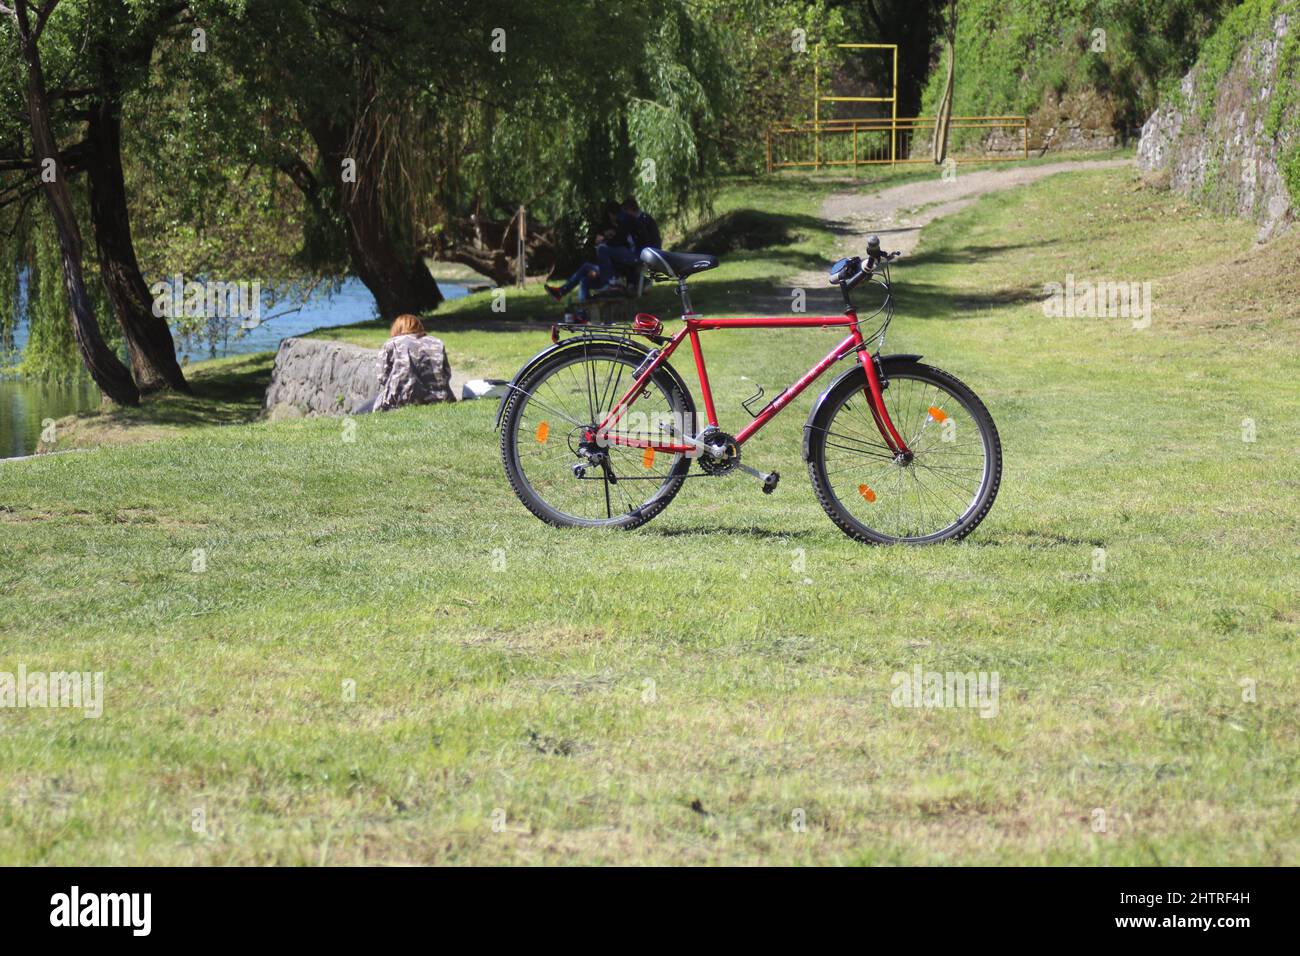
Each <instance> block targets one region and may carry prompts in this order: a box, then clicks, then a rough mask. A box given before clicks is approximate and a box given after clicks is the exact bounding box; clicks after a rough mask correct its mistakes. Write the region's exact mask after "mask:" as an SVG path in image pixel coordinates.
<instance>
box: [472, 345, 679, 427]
mask: <svg viewBox="0 0 1300 956" xmlns="http://www.w3.org/2000/svg"><path fill="white" fill-rule="evenodd" d="M593 343H600V344H602V345H603V344H607V343H608V344H613V345H620V346H622V347H623V348H625V349H627V350H628V351H630V352H636V353H638V354H639V355H649V354H650V349H648V348H646V347H645V346H644V345H642V344H641V343H640V342H633V341H632V340H631V339H629V338H627V336H623V335H614V334H612V333H608V332H584V333H583V334H582V335H579V336H574V337H573V338H570V339H568V340H566V341H564V342H560V343H559V344H558V345H548V346H547V347H546V348H544V349H542V350H541V351H540V352H538V353H537V354H536V355H534V356H533V357H532V358H530V359H529V360H528V361H527V362H525V363H524V364H523V365H522V366H521V367H520V369H519V371H517V372H515V377H514V378H512V379H511V380H510V383H509V384H508V385H507V386H506V393H505V394H504V395H502V396H501V401H500V402H499V403H498V404H497V417H496V422H495V424H494V425H493V428H495V429H498V430H499V429H500V428H501V419H502V418H503V417H505V413H506V402H508V401H509V400H510V396H512V395H514V393H515V391H516V390H517V388H518V383H519V382H521V381H523V379H525V378H526V377H527V376H528V375H529V374H530V373H531V372H532V371H533V369H535V368H537V367H538V366H539V365H541V364H542V363H543V362H545V361H546V360H547V359H549V358H550V357H551V356H553V355H555V354H557V353H559V352H562V351H564V350H565V349H581V348H582V347H583V346H584V345H590V344H593ZM660 368H662V369H664V370H665V371H667V372H668V374H669V375H671V376H672V379H673V382H674V384H676V386H677V387H678V388H679V389H681V391H682V394H683V395H685V396H686V401H687V402H688V403H690V404H693V402H692V399H691V393H690V391H689V390H688V389H687V388H686V383H685V382H684V381H682V377H681V376H680V375H678V374H677V370H676V369H675V368H673V367H672V366H671V365H669V364H668V363H667V362H665V363H664V364H663V365H661V366H660Z"/></svg>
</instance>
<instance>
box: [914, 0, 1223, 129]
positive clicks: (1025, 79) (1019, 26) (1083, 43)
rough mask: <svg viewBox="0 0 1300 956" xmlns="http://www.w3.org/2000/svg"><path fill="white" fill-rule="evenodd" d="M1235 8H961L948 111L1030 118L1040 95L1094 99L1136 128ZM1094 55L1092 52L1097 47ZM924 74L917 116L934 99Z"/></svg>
mask: <svg viewBox="0 0 1300 956" xmlns="http://www.w3.org/2000/svg"><path fill="white" fill-rule="evenodd" d="M1235 2H1236V0H962V2H961V3H960V4H959V5H958V14H957V79H956V84H955V90H954V95H953V112H954V113H956V114H966V115H981V114H996V113H1033V112H1034V111H1035V110H1036V109H1037V108H1038V107H1039V105H1040V104H1041V103H1042V102H1043V100H1044V96H1045V95H1046V94H1048V93H1049V92H1051V93H1054V94H1056V95H1057V96H1061V97H1064V96H1067V95H1069V94H1072V93H1086V92H1090V93H1095V94H1098V95H1099V96H1101V97H1103V98H1104V99H1105V100H1107V101H1108V102H1109V103H1110V105H1111V107H1112V108H1113V111H1114V123H1115V124H1116V125H1117V126H1119V127H1129V126H1134V125H1138V124H1140V123H1141V122H1142V121H1144V120H1145V119H1146V117H1147V116H1148V115H1149V114H1150V112H1151V110H1152V109H1154V107H1155V106H1156V104H1157V103H1158V102H1159V100H1160V96H1161V92H1162V90H1164V91H1166V92H1167V91H1168V89H1169V88H1170V85H1171V84H1176V83H1177V81H1178V79H1179V78H1181V77H1182V75H1183V74H1184V73H1185V72H1186V71H1187V69H1188V68H1189V67H1190V66H1191V64H1192V63H1193V62H1194V61H1195V59H1196V55H1197V50H1198V49H1199V46H1200V43H1201V42H1202V41H1203V40H1204V39H1205V37H1206V36H1208V35H1209V33H1210V31H1211V30H1212V29H1213V28H1214V25H1215V24H1216V23H1217V22H1218V19H1219V18H1220V17H1221V16H1222V14H1223V13H1224V12H1225V11H1227V10H1228V9H1230V8H1231V7H1232V6H1233V5H1234V3H1235ZM1098 30H1101V31H1104V43H1105V49H1104V51H1100V50H1094V46H1099V45H1100V41H1101V40H1102V39H1103V35H1102V34H1098V33H1095V32H1094V31H1098ZM942 84H943V76H942V71H941V70H938V69H936V70H934V71H932V72H931V75H930V80H929V82H928V84H927V86H926V90H925V94H924V97H923V107H922V109H923V112H924V113H926V114H927V115H929V114H932V113H933V111H934V109H935V107H936V105H937V103H938V100H939V95H940V93H941V92H942Z"/></svg>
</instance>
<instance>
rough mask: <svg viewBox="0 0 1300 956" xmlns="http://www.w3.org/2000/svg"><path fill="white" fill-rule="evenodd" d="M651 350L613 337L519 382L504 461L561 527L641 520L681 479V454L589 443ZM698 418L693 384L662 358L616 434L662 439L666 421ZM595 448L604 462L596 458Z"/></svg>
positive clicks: (513, 482)
mask: <svg viewBox="0 0 1300 956" xmlns="http://www.w3.org/2000/svg"><path fill="white" fill-rule="evenodd" d="M645 355H646V353H645V352H644V351H643V350H641V349H638V348H634V347H629V346H625V345H621V344H618V343H615V342H608V343H605V342H602V343H584V344H582V345H575V346H573V347H571V348H566V349H563V350H561V351H559V352H557V353H555V354H554V355H553V356H551V357H550V358H549V359H547V360H546V361H544V362H543V363H542V364H541V365H539V366H538V367H537V368H536V369H534V370H533V371H532V372H530V373H529V374H528V375H526V376H525V377H524V378H523V379H522V380H520V381H519V382H517V383H516V388H515V390H514V392H513V394H512V395H511V396H510V398H509V400H508V401H507V404H506V408H505V412H504V414H503V415H502V419H501V460H502V463H503V464H504V465H505V470H506V476H507V478H508V479H509V481H510V487H511V488H512V489H514V492H515V494H516V495H517V496H518V497H519V500H520V501H522V502H523V503H524V505H525V507H527V508H528V510H529V511H531V512H532V513H533V514H534V515H536V516H537V517H538V518H540V519H542V520H543V521H545V522H547V523H548V524H553V525H556V526H559V527H583V528H601V527H610V528H635V527H637V526H638V525H642V524H645V522H647V521H649V520H650V519H651V518H653V517H655V515H657V514H659V512H660V511H662V510H663V509H664V508H666V507H667V506H668V504H669V502H671V501H672V499H673V496H674V495H676V494H677V492H678V490H679V489H680V488H681V486H682V482H683V481H684V480H685V475H686V472H687V471H688V470H689V469H690V465H691V463H690V459H689V458H687V457H686V456H685V455H684V454H680V453H679V454H669V453H667V452H654V451H650V450H648V449H645V448H639V447H633V446H632V445H628V444H622V443H620V441H617V440H614V441H609V442H604V443H602V444H601V445H600V446H599V448H593V447H592V446H591V445H590V444H589V443H586V442H584V433H586V432H588V431H594V429H595V427H596V425H597V424H598V423H599V422H600V421H602V420H603V419H604V417H605V415H606V414H608V412H609V411H610V409H611V408H612V407H613V406H614V404H615V403H616V402H617V401H618V400H619V399H620V398H621V397H622V395H623V393H624V392H625V391H626V390H627V389H628V388H630V387H631V385H632V382H633V381H635V376H634V375H633V372H634V371H635V369H636V367H637V366H638V365H640V364H641V362H642V361H643V360H644V358H645ZM694 418H695V404H694V402H693V401H692V400H691V397H690V395H689V393H687V392H686V391H685V390H684V389H683V388H682V387H681V385H680V384H679V380H678V379H677V377H676V376H675V375H673V374H672V372H671V371H670V370H669V369H668V368H667V367H666V366H661V367H660V368H659V369H657V370H656V371H655V374H654V375H653V376H651V378H650V380H649V381H648V382H647V383H646V388H645V389H644V390H643V391H642V393H641V395H639V396H637V398H636V399H634V401H633V403H632V405H631V407H630V408H629V410H628V412H627V413H626V414H625V416H624V419H623V420H622V421H621V422H620V423H619V425H618V427H617V428H615V429H614V430H613V432H612V433H611V438H613V439H621V440H623V441H630V442H636V441H640V442H643V443H644V442H650V441H654V442H663V441H664V440H665V435H664V433H663V432H662V431H661V430H660V428H659V425H660V423H661V422H666V423H672V424H674V425H675V427H677V428H679V429H680V428H683V427H687V428H689V427H690V423H691V422H693V421H694ZM593 451H594V452H595V453H596V458H597V459H598V460H599V459H600V458H601V457H602V456H603V458H604V461H603V463H601V464H593V463H592V459H591V457H590V454H591V453H592V452H593ZM575 466H577V468H576V469H575Z"/></svg>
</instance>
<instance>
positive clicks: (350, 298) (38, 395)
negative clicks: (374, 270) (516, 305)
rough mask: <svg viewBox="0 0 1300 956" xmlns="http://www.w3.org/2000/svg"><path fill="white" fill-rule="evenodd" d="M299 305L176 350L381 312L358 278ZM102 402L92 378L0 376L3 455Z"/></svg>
mask: <svg viewBox="0 0 1300 956" xmlns="http://www.w3.org/2000/svg"><path fill="white" fill-rule="evenodd" d="M438 288H439V289H441V290H442V294H443V295H444V296H445V297H446V298H448V299H459V298H461V297H462V296H464V295H466V294H467V292H468V290H467V288H466V286H464V285H461V284H458V283H454V282H439V283H438ZM264 298H265V297H264ZM298 306H299V303H298V302H295V301H290V302H281V303H278V304H274V305H272V304H271V303H270V302H269V301H264V302H263V306H262V322H261V324H260V325H259V326H258V327H257V328H255V329H251V330H247V331H245V330H242V329H239V328H238V327H235V328H231V329H223V328H220V327H219V326H216V325H215V324H214V328H213V332H212V334H211V335H203V334H198V335H187V336H180V335H174V338H175V339H176V354H177V355H178V356H179V357H180V359H181V361H182V362H201V361H203V360H205V359H212V358H221V357H223V356H227V355H248V354H251V353H253V352H273V351H275V349H277V348H278V347H279V345H280V342H281V340H283V339H287V338H292V337H293V336H295V335H302V334H304V333H306V332H310V331H312V330H313V329H323V328H331V327H333V326H337V325H353V324H354V323H357V322H366V321H368V320H370V319H373V318H375V315H376V313H375V299H374V296H372V295H371V294H370V292H369V291H368V290H367V289H366V287H365V286H364V285H363V284H362V283H361V280H359V279H347V280H346V281H344V282H343V283H342V285H341V286H340V287H339V289H338V290H337V291H336V292H334V293H333V294H332V295H331V294H328V293H326V292H317V293H315V294H313V295H312V296H311V297H309V298H308V299H307V301H306V302H305V303H304V304H302V306H301V308H299V307H298ZM290 309H293V310H295V311H288V310H290ZM102 320H103V317H102V316H101V321H102ZM110 321H111V319H110ZM26 344H27V324H26V323H25V322H24V323H22V324H20V325H19V326H18V328H17V329H16V330H15V334H14V345H15V348H16V350H17V352H16V355H15V357H14V360H13V361H14V362H16V361H17V360H18V359H20V358H21V356H22V350H23V348H24V347H25V346H26ZM6 364H11V363H10V362H8V361H7V360H5V357H4V356H0V366H3V365H6ZM99 401H100V395H99V390H98V389H97V388H95V386H94V384H93V383H91V382H89V381H77V382H73V383H71V384H52V383H46V382H35V381H23V380H21V379H0V458H14V457H17V456H20V455H30V454H31V453H32V452H33V451H35V450H36V444H37V441H38V440H39V439H40V435H41V429H42V427H47V426H43V425H42V423H43V422H45V423H48V422H49V421H51V420H53V419H57V418H62V417H63V416H65V415H71V414H73V413H74V412H81V411H86V410H87V409H90V408H94V407H95V406H97V405H98V404H99Z"/></svg>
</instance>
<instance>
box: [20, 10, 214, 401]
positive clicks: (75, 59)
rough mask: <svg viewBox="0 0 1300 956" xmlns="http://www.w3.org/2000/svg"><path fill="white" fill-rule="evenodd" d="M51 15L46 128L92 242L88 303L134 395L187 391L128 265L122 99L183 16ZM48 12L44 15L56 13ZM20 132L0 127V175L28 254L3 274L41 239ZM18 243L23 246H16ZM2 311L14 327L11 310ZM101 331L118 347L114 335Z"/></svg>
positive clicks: (132, 257) (31, 256)
mask: <svg viewBox="0 0 1300 956" xmlns="http://www.w3.org/2000/svg"><path fill="white" fill-rule="evenodd" d="M58 6H59V9H58V13H57V15H51V16H50V17H49V18H48V19H47V21H46V24H45V25H44V28H43V35H42V37H41V56H42V61H43V63H48V64H50V66H51V68H50V70H49V71H48V72H50V73H51V75H55V76H57V77H58V78H59V79H58V84H57V85H56V86H55V87H54V88H52V89H50V90H48V91H47V102H48V104H49V107H50V113H49V116H48V120H49V126H50V129H51V130H52V132H53V135H54V137H55V139H56V140H60V141H62V142H63V143H65V144H66V145H64V146H63V147H62V148H61V156H60V162H61V166H60V173H61V174H62V176H63V178H64V179H65V182H66V184H67V185H68V186H69V193H70V196H71V198H72V200H73V206H74V212H75V213H76V214H77V217H78V218H79V219H80V220H81V221H83V222H86V223H88V224H89V226H90V229H91V233H92V235H93V237H94V244H95V250H96V253H97V256H96V259H95V265H96V269H95V270H94V271H95V273H96V274H95V277H94V281H93V282H91V283H90V284H89V285H88V286H87V295H88V296H89V297H90V298H91V299H92V300H94V299H97V298H98V297H99V293H100V291H101V289H102V291H103V293H104V298H105V302H104V303H103V305H104V307H103V308H100V309H96V312H97V314H103V315H108V314H112V315H113V316H114V317H116V319H117V325H118V327H119V328H120V330H121V337H122V339H123V340H124V342H125V344H126V348H127V352H128V354H129V358H130V364H131V374H132V377H133V380H134V382H135V384H136V386H137V388H138V389H139V391H141V392H150V391H154V390H156V389H159V388H163V387H170V388H174V389H178V390H182V391H188V388H189V386H188V384H187V383H186V381H185V378H184V375H183V374H182V372H181V369H180V366H179V364H178V363H177V360H176V353H175V347H174V344H173V342H172V338H171V334H170V331H169V329H168V326H167V322H166V320H165V319H164V318H163V317H161V316H159V315H156V314H155V313H154V310H153V308H152V304H153V303H152V299H151V297H150V296H149V294H148V289H147V287H146V285H145V281H144V278H143V276H142V273H141V269H140V265H139V262H138V260H137V257H136V253H135V244H134V241H133V236H132V228H131V221H132V217H131V209H130V208H129V206H128V203H127V192H126V186H125V182H124V176H123V157H122V123H123V98H124V96H125V95H126V93H127V91H128V90H129V89H130V88H131V87H133V86H135V85H138V84H139V83H140V82H141V80H142V78H143V77H144V76H146V75H147V72H148V69H149V65H150V61H151V58H152V48H153V44H154V42H155V40H156V39H157V37H158V36H159V35H160V34H161V33H162V32H163V31H165V30H167V29H169V28H174V26H175V25H176V23H177V18H178V17H179V16H180V13H181V11H182V10H183V9H184V7H183V5H181V4H177V3H169V2H164V0H137V2H133V3H131V4H129V5H128V4H127V3H126V2H125V0H70V2H69V0H65V2H63V3H62V4H61V5H58ZM49 9H50V10H51V13H52V12H53V9H54V8H53V6H51V7H50V8H49ZM23 72H24V70H23V69H22V68H21V67H20V65H18V64H14V65H12V68H10V69H6V70H5V71H4V73H5V77H6V78H8V79H9V81H10V82H7V83H2V84H0V87H3V88H5V89H10V88H16V87H17V86H18V81H19V80H21V79H22V75H23ZM24 125H25V124H24ZM24 132H25V131H24V129H23V128H22V127H20V126H19V125H18V124H16V123H13V122H11V123H10V124H8V125H7V126H6V125H3V124H0V170H5V169H8V170H9V172H10V174H11V177H10V180H9V190H8V196H9V198H10V199H12V200H13V203H11V205H12V207H13V210H14V212H11V213H10V215H9V216H8V217H7V218H8V219H9V220H10V222H9V224H8V229H9V231H10V232H11V234H12V235H13V236H14V238H15V240H16V241H15V247H16V248H19V249H25V250H26V256H25V257H24V258H20V259H19V260H18V261H17V262H14V261H7V262H6V263H5V264H4V267H5V268H6V269H10V268H12V269H21V270H30V269H34V268H35V267H36V263H35V255H36V251H37V248H38V244H37V243H36V241H35V239H36V238H37V237H39V236H40V235H41V232H40V224H39V223H34V222H28V221H25V216H24V214H25V213H28V212H29V208H28V206H27V205H26V204H25V203H23V202H22V201H21V200H22V199H24V198H25V197H26V196H28V195H30V194H32V192H33V190H34V188H36V187H37V186H38V185H39V176H38V173H39V164H38V161H37V157H35V156H34V155H32V148H31V144H30V142H29V137H28V136H27V135H24ZM15 173H16V175H13V174H15ZM83 174H84V177H85V180H86V181H85V183H84V184H82V185H81V186H78V185H76V184H75V183H74V182H73V179H74V177H77V176H81V175H83ZM0 204H3V200H2V199H0ZM23 237H26V238H27V240H28V241H26V242H22V241H18V240H22V239H23ZM33 288H35V289H36V290H37V296H34V297H32V298H30V299H29V303H28V304H29V311H32V310H33V309H35V312H34V313H33V314H34V315H38V316H39V315H40V314H42V313H43V312H44V311H46V310H42V309H39V308H37V306H39V305H40V300H39V296H40V295H42V294H47V293H44V292H42V291H41V289H42V288H44V287H42V286H41V285H40V284H39V283H37V284H34V286H33ZM8 311H9V312H10V321H12V312H13V309H12V308H10V309H9V310H8ZM104 331H105V332H106V334H108V336H109V337H110V338H116V335H115V334H113V330H112V329H106V330H104ZM50 357H51V358H53V356H50ZM24 364H25V366H31V365H33V364H34V363H32V362H25V363H24ZM54 364H55V365H57V364H58V363H57V362H56V363H54Z"/></svg>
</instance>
